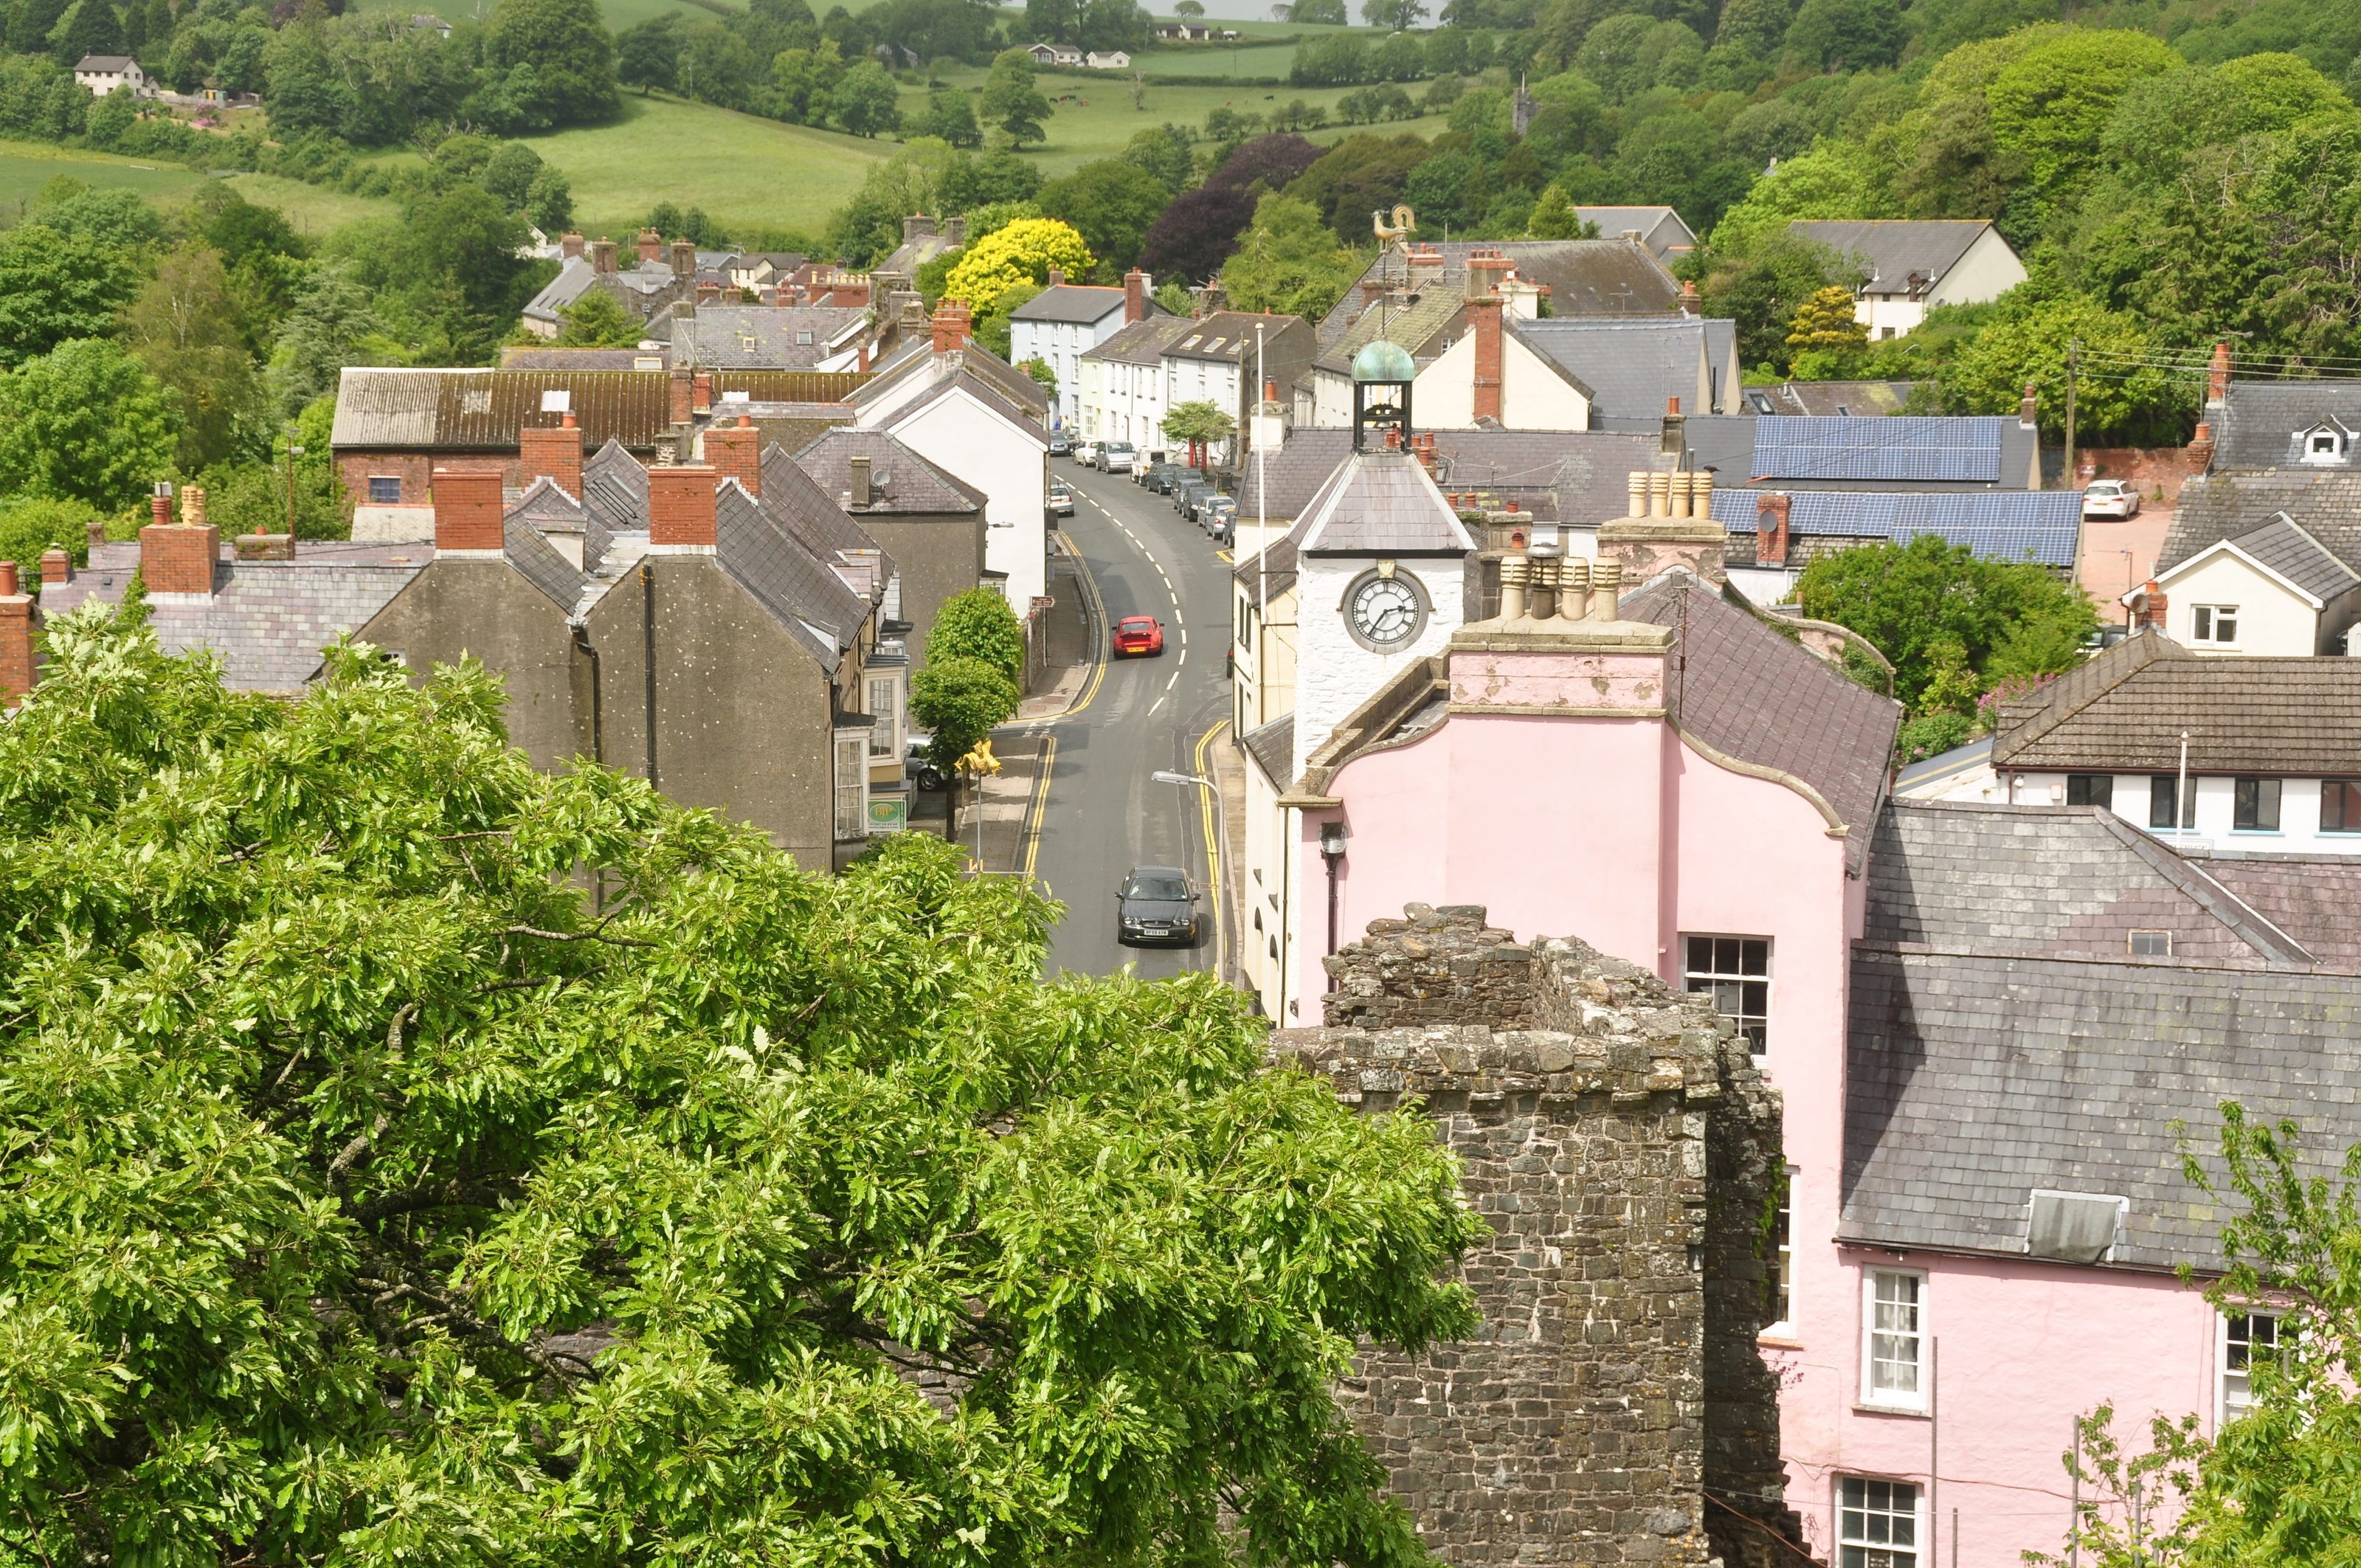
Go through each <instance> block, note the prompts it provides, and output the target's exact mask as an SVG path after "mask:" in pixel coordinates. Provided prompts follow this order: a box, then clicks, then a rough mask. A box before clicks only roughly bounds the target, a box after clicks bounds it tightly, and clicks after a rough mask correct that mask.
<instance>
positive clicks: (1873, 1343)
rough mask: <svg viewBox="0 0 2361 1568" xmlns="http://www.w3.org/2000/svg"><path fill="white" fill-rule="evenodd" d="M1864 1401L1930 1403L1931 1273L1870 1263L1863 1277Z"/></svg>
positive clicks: (1899, 1406) (1907, 1405)
mask: <svg viewBox="0 0 2361 1568" xmlns="http://www.w3.org/2000/svg"><path fill="white" fill-rule="evenodd" d="M1861 1329H1862V1333H1861V1341H1862V1343H1861V1403H1862V1404H1864V1405H1875V1406H1879V1407H1881V1408H1883V1409H1890V1410H1924V1409H1926V1408H1927V1379H1926V1376H1925V1369H1926V1364H1927V1277H1926V1276H1925V1275H1923V1274H1915V1273H1912V1272H1910V1271H1909V1270H1906V1269H1900V1268H1872V1269H1871V1270H1869V1271H1868V1272H1867V1273H1866V1274H1865V1275H1864V1276H1863V1277H1862V1278H1861Z"/></svg>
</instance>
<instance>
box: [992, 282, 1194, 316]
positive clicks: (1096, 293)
mask: <svg viewBox="0 0 2361 1568" xmlns="http://www.w3.org/2000/svg"><path fill="white" fill-rule="evenodd" d="M1148 305H1149V310H1150V312H1151V313H1153V312H1154V311H1156V310H1160V309H1162V307H1161V306H1159V305H1157V304H1156V302H1154V301H1152V300H1151V301H1149V302H1148ZM1121 309H1123V291H1122V290H1121V289H1103V288H1098V287H1095V286H1093V285H1091V284H1085V283H1060V284H1059V285H1058V286H1057V287H1056V288H1054V289H1044V290H1042V291H1040V292H1039V293H1038V294H1036V295H1034V296H1033V297H1032V298H1031V299H1029V300H1027V301H1026V302H1024V303H1023V304H1021V305H1019V306H1017V307H1016V309H1015V310H1013V311H1011V312H1009V313H1008V319H1009V320H1010V321H1016V322H1066V323H1072V324H1074V325H1077V326H1089V325H1090V324H1092V323H1093V322H1101V321H1104V320H1105V319H1106V318H1107V316H1108V314H1109V313H1112V312H1115V311H1120V310H1121Z"/></svg>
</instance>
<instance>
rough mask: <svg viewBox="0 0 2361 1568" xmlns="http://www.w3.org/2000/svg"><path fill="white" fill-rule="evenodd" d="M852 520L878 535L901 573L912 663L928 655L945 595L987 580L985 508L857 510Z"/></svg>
mask: <svg viewBox="0 0 2361 1568" xmlns="http://www.w3.org/2000/svg"><path fill="white" fill-rule="evenodd" d="M853 521H856V522H858V523H860V524H861V526H862V528H863V529H864V530H866V531H867V532H868V534H869V537H871V538H872V539H874V540H875V541H877V547H878V548H879V549H881V550H883V551H884V552H885V554H886V557H887V558H888V559H889V560H891V561H892V562H893V563H894V568H895V570H896V571H898V572H900V573H901V574H902V619H903V620H906V621H908V622H909V623H910V633H909V636H908V637H907V638H906V639H905V641H906V643H907V644H908V647H909V652H910V663H911V664H912V665H913V666H914V667H915V666H916V665H917V664H920V663H924V662H925V660H926V657H927V634H928V632H930V631H932V630H934V626H935V616H936V613H937V612H938V611H939V610H940V609H942V607H943V601H944V600H945V599H947V598H950V597H951V596H952V595H953V594H960V593H965V592H966V591H967V590H968V589H970V588H972V587H975V586H976V585H977V584H979V583H981V582H983V539H984V533H983V527H984V524H983V512H982V511H981V510H978V511H975V512H972V513H969V514H967V515H966V516H961V515H959V514H958V513H950V514H948V515H930V514H927V513H921V512H913V513H895V512H872V511H864V512H856V513H854V514H853Z"/></svg>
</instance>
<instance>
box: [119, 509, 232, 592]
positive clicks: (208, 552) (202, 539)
mask: <svg viewBox="0 0 2361 1568" xmlns="http://www.w3.org/2000/svg"><path fill="white" fill-rule="evenodd" d="M220 559H221V530H220V529H218V528H215V527H214V525H213V524H211V523H205V524H203V526H201V527H196V528H192V527H190V526H189V525H188V524H187V523H184V522H166V523H155V522H151V523H149V524H148V526H147V527H145V528H143V529H141V530H140V531H139V576H140V578H141V580H142V581H144V582H145V583H146V584H147V587H148V592H149V593H151V594H209V593H211V592H213V591H214V563H216V562H217V561H219V560H220Z"/></svg>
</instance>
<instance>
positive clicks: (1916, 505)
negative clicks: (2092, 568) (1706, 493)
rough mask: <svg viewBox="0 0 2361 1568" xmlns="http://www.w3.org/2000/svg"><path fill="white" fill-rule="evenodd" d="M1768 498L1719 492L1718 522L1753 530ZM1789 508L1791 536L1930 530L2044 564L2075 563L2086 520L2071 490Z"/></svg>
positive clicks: (1796, 500) (1847, 496)
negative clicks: (1764, 501)
mask: <svg viewBox="0 0 2361 1568" xmlns="http://www.w3.org/2000/svg"><path fill="white" fill-rule="evenodd" d="M1766 493H1767V492H1765V491H1761V490H1716V491H1715V492H1714V496H1713V516H1714V521H1717V522H1719V523H1720V524H1721V525H1722V526H1723V527H1725V528H1731V529H1742V530H1749V531H1751V530H1752V529H1753V527H1754V525H1755V524H1754V520H1755V516H1756V513H1757V511H1758V510H1759V500H1758V498H1759V497H1761V496H1763V495H1764V494H1766ZM1788 503H1789V504H1788V512H1787V528H1788V531H1789V532H1791V533H1796V534H1820V535H1823V536H1835V537H1838V538H1848V537H1849V538H1859V539H1891V540H1893V541H1894V543H1897V544H1899V543H1907V542H1909V541H1910V540H1913V539H1916V538H1917V537H1918V536H1919V535H1920V534H1922V533H1932V534H1935V535H1937V536H1938V537H1939V538H1941V539H1943V540H1944V541H1946V542H1947V543H1952V544H1965V545H1967V546H1968V547H1969V548H1971V549H1972V550H1973V551H1975V553H1976V554H1979V555H1981V556H1983V557H1984V558H1985V559H1987V560H1993V561H2027V560H2030V561H2037V562H2039V563H2040V564H2041V565H2045V566H2071V565H2073V564H2074V546H2075V542H2076V540H2077V539H2078V538H2079V537H2080V533H2081V515H2082V498H2081V495H2080V494H2079V493H2078V492H2076V491H2073V490H1971V491H1965V492H1960V493H1955V494H1949V495H1945V494H1941V493H1930V492H1927V491H1893V490H1799V491H1796V492H1794V493H1793V494H1791V495H1790V496H1789V498H1788Z"/></svg>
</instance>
